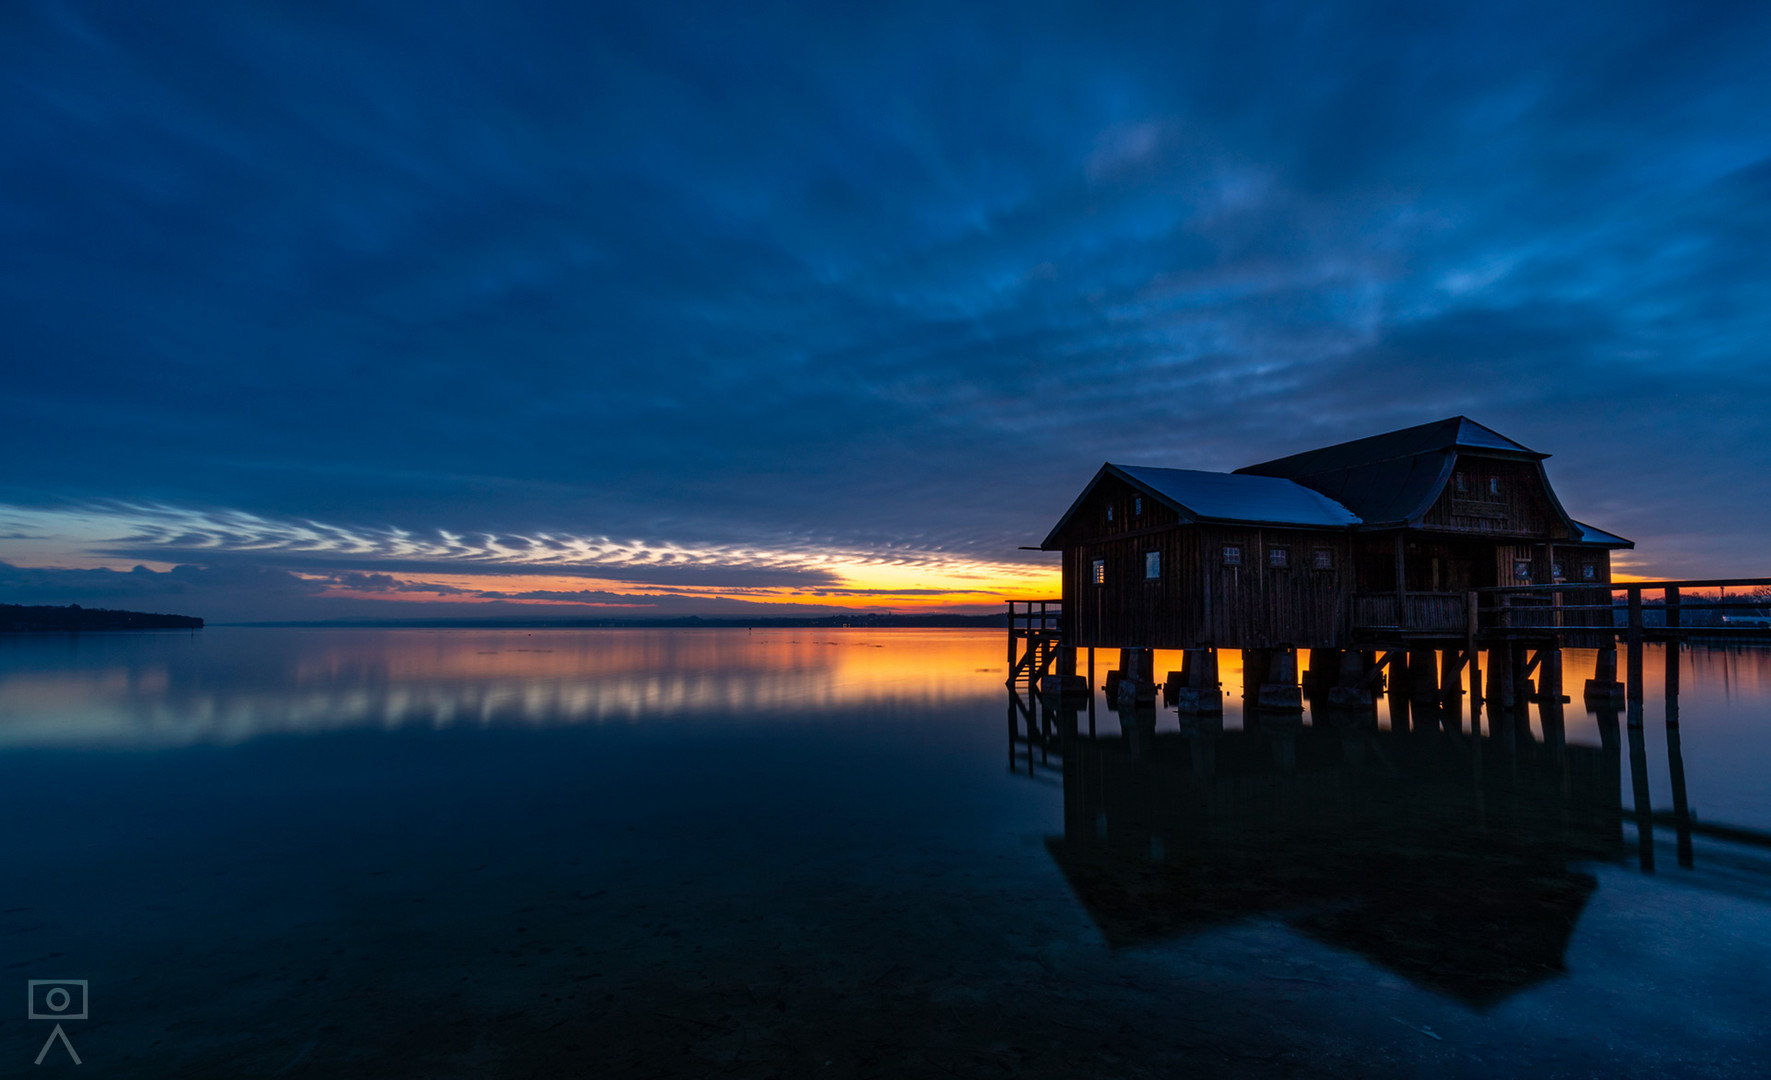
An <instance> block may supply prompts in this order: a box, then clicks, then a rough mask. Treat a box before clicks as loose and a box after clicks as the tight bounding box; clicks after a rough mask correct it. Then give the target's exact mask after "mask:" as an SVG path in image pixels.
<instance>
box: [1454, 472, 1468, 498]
mask: <svg viewBox="0 0 1771 1080" xmlns="http://www.w3.org/2000/svg"><path fill="white" fill-rule="evenodd" d="M1453 479H1454V480H1455V481H1456V483H1457V493H1458V494H1459V495H1468V494H1469V493H1470V482H1469V480H1468V479H1467V478H1466V477H1465V476H1464V474H1463V473H1457V474H1456V475H1455V476H1454V477H1453Z"/></svg>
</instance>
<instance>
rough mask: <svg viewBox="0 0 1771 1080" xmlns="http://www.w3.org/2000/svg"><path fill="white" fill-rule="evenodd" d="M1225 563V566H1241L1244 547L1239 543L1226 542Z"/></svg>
mask: <svg viewBox="0 0 1771 1080" xmlns="http://www.w3.org/2000/svg"><path fill="white" fill-rule="evenodd" d="M1224 565H1225V566H1241V565H1242V547H1241V546H1240V545H1238V544H1225V545H1224Z"/></svg>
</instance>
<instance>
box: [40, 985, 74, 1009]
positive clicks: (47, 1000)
mask: <svg viewBox="0 0 1771 1080" xmlns="http://www.w3.org/2000/svg"><path fill="white" fill-rule="evenodd" d="M57 997H60V999H61V1000H60V1001H57V1000H56V998H57ZM73 1001H74V999H73V998H72V997H70V996H69V995H68V991H67V988H66V987H61V986H57V987H55V988H54V989H52V990H50V991H49V993H47V994H44V995H43V1004H45V1005H47V1006H49V1011H50V1012H63V1011H65V1010H66V1009H67V1007H68V1006H69V1005H71V1004H72V1003H73Z"/></svg>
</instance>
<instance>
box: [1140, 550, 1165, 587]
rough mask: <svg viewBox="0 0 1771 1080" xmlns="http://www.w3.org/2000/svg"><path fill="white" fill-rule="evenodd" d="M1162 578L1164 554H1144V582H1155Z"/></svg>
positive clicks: (1152, 552)
mask: <svg viewBox="0 0 1771 1080" xmlns="http://www.w3.org/2000/svg"><path fill="white" fill-rule="evenodd" d="M1161 576H1162V552H1160V551H1146V552H1144V580H1145V581H1155V580H1156V579H1157V578H1159V577H1161Z"/></svg>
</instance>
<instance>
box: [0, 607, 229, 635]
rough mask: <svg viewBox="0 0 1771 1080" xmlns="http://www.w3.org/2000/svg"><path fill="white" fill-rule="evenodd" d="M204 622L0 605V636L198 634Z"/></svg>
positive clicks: (181, 617) (98, 610)
mask: <svg viewBox="0 0 1771 1080" xmlns="http://www.w3.org/2000/svg"><path fill="white" fill-rule="evenodd" d="M202 628H203V620H202V619H199V618H196V617H194V616H191V615H150V614H148V613H146V612H142V611H111V610H108V609H106V608H83V607H81V606H80V605H79V604H69V605H68V606H67V607H46V606H35V607H27V606H25V605H23V604H0V633H4V632H7V631H14V630H24V631H30V630H201V629H202Z"/></svg>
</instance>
